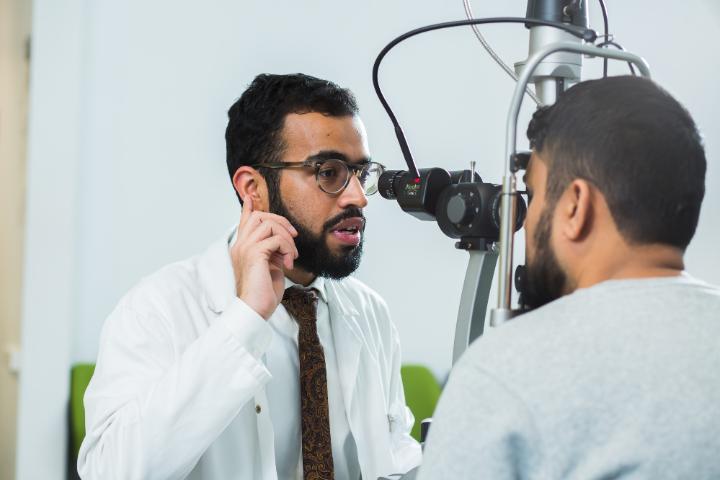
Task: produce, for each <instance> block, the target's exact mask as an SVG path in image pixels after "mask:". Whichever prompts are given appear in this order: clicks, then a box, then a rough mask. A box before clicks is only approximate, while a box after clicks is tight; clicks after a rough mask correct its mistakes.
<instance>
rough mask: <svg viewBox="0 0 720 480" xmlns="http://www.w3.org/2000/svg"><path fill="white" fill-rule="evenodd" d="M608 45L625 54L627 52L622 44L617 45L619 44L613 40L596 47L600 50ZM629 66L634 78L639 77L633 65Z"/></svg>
mask: <svg viewBox="0 0 720 480" xmlns="http://www.w3.org/2000/svg"><path fill="white" fill-rule="evenodd" d="M606 45H612V46H613V47H615V48H617V49H618V50H622V51H623V52H624V51H625V49H624V48H623V47H622V45H620V44H619V43H617V42H613V41H612V40H605V41H604V42H602V43H598V44H597V45H595V46H596V47H598V48H602V47H604V46H606ZM606 60H607V59H606ZM627 64H628V66H629V67H630V73H632V74H633V76H637V73H635V67H633V65H632V63H630V62H627Z"/></svg>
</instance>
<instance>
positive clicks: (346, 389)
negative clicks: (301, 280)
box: [326, 281, 394, 479]
mask: <svg viewBox="0 0 720 480" xmlns="http://www.w3.org/2000/svg"><path fill="white" fill-rule="evenodd" d="M326 285H327V291H328V308H329V310H330V315H331V317H330V318H331V321H332V329H333V341H334V342H335V351H336V355H337V363H338V371H339V374H340V375H339V376H340V384H341V388H342V392H343V401H344V404H345V411H346V412H347V417H348V422H349V424H350V431H351V432H352V434H353V438H354V439H355V444H356V446H357V453H358V460H359V462H360V469H361V470H362V477H363V478H369V479H375V478H377V477H378V476H379V475H381V474H383V473H387V472H392V471H393V468H394V467H393V463H392V453H391V452H392V445H391V444H390V442H389V438H390V437H389V435H388V420H387V416H386V415H387V413H386V408H385V405H384V403H383V399H384V398H385V392H384V389H383V385H382V381H381V379H380V376H379V371H378V365H377V358H376V354H375V353H373V352H372V351H371V350H370V349H369V345H370V344H369V343H368V340H367V339H366V338H365V336H364V334H363V330H362V328H361V327H360V322H363V321H364V320H363V319H361V318H360V313H359V312H358V310H357V308H356V307H355V305H354V303H353V301H352V299H351V298H350V296H349V295H348V293H347V292H346V291H344V290H343V288H342V287H341V286H340V285H339V284H338V282H335V281H330V282H327V283H326ZM356 301H357V300H356ZM366 314H367V313H366Z"/></svg>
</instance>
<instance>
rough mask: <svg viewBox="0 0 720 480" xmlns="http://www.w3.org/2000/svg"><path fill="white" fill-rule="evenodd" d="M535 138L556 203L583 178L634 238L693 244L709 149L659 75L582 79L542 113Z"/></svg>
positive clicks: (531, 133) (533, 126) (534, 125)
mask: <svg viewBox="0 0 720 480" xmlns="http://www.w3.org/2000/svg"><path fill="white" fill-rule="evenodd" d="M528 138H529V139H530V144H531V146H532V148H533V149H535V150H536V151H537V152H538V153H540V154H541V155H542V158H543V160H545V161H546V162H547V167H548V177H547V188H546V192H547V193H546V196H547V199H546V200H547V202H548V203H549V205H553V204H554V203H555V202H556V201H557V200H558V198H559V197H560V195H561V194H562V192H563V190H564V189H565V188H566V187H567V185H568V184H569V183H570V182H571V181H572V180H573V179H575V178H582V179H585V180H587V181H589V182H590V183H592V184H593V185H595V187H596V188H597V189H598V190H599V191H600V192H601V193H602V194H603V196H604V197H605V200H606V202H607V204H608V207H609V209H610V212H611V214H612V217H613V220H614V221H615V224H616V225H617V228H618V230H619V231H620V233H621V234H622V235H623V237H624V238H625V240H626V241H627V242H628V243H631V244H652V243H660V244H666V245H671V246H674V247H678V248H680V249H682V250H684V249H685V248H686V247H687V245H688V244H689V243H690V240H691V239H692V237H693V235H694V233H695V229H696V227H697V222H698V217H699V214H700V206H701V204H702V200H703V197H704V194H705V170H706V161H705V152H704V148H703V145H702V140H701V137H700V134H699V132H698V130H697V128H696V126H695V123H694V122H693V120H692V118H691V117H690V114H689V113H688V112H687V110H685V108H684V107H683V106H682V105H680V103H678V102H677V101H676V100H675V99H674V98H673V97H672V96H670V94H669V93H668V92H666V91H665V90H663V89H662V88H660V87H659V86H658V85H656V84H655V83H653V82H652V81H650V80H648V79H644V78H639V77H630V76H623V77H609V78H604V79H600V80H592V81H587V82H582V83H579V84H577V85H575V86H573V87H572V88H570V89H568V90H567V91H566V92H565V93H564V94H563V95H561V97H560V98H559V99H558V101H557V103H555V104H554V105H552V106H550V107H543V108H540V109H539V110H538V111H537V112H536V113H535V115H534V116H533V119H532V121H531V122H530V126H529V127H528Z"/></svg>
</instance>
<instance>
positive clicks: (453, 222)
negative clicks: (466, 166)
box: [378, 168, 527, 242]
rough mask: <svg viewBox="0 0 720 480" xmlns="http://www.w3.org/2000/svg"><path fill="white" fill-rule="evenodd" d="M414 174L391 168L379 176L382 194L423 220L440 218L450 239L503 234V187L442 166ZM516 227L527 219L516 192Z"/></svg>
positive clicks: (495, 238) (490, 237)
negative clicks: (501, 212)
mask: <svg viewBox="0 0 720 480" xmlns="http://www.w3.org/2000/svg"><path fill="white" fill-rule="evenodd" d="M419 173H420V176H419V177H414V176H413V175H411V174H410V173H409V172H407V171H404V170H388V171H386V172H384V173H383V174H382V175H381V176H380V182H379V185H378V188H379V191H380V195H382V196H383V198H387V199H388V200H396V201H397V202H398V204H399V205H400V207H401V208H402V209H403V210H404V211H405V212H407V213H409V214H410V215H413V216H414V217H417V218H419V219H420V220H425V221H430V220H434V221H437V223H438V226H439V227H440V229H441V230H442V231H443V233H444V234H445V235H447V236H448V237H450V238H462V239H469V238H476V239H482V240H484V241H486V242H496V241H498V240H499V237H500V205H501V198H502V187H501V186H500V185H495V184H491V183H484V182H483V181H482V179H481V178H480V176H479V175H477V174H476V173H474V172H473V171H472V170H459V171H452V172H448V171H447V170H444V169H442V168H425V169H420V170H419ZM514 200H515V202H514V203H515V228H514V231H517V230H519V229H520V228H521V227H522V225H523V222H524V221H525V214H526V213H527V206H526V204H525V201H524V200H523V199H522V197H520V196H519V195H517V197H516V198H515V199H514Z"/></svg>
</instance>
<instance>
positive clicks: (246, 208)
mask: <svg viewBox="0 0 720 480" xmlns="http://www.w3.org/2000/svg"><path fill="white" fill-rule="evenodd" d="M252 212H253V203H252V197H251V196H250V195H248V196H247V197H245V202H244V203H243V208H242V213H241V214H240V223H239V224H238V232H239V231H240V227H242V226H244V225H246V224H247V223H248V221H249V220H250V217H251V216H252Z"/></svg>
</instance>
